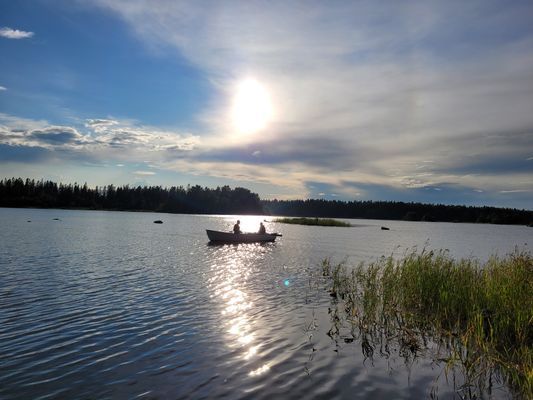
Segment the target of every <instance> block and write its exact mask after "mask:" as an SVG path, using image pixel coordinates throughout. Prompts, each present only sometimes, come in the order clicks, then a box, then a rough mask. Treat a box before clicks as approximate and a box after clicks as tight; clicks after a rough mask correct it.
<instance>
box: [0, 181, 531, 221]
mask: <svg viewBox="0 0 533 400" xmlns="http://www.w3.org/2000/svg"><path fill="white" fill-rule="evenodd" d="M0 207H36V208H73V209H92V210H121V211H155V212H168V213H182V214H241V215H242V214H248V215H251V214H260V215H279V216H293V217H319V218H361V219H388V220H408V221H435V222H474V223H492V224H515V225H531V224H532V223H533V211H530V210H517V209H510V208H497V207H473V206H459V205H444V204H423V203H405V202H397V201H339V200H322V199H308V200H261V199H260V198H259V195H258V194H256V193H253V192H251V191H250V190H249V189H246V188H242V187H236V188H230V187H229V186H222V187H217V188H215V189H211V188H207V187H201V186H199V185H194V186H191V185H188V186H186V187H183V186H172V187H170V188H169V187H162V186H136V187H130V186H128V185H124V186H114V185H107V186H100V187H98V186H97V187H95V188H91V187H88V186H87V184H83V185H79V184H78V183H74V184H64V183H59V184H58V183H56V182H52V181H48V180H47V181H45V180H38V181H36V180H33V179H26V180H24V179H22V178H9V179H3V180H0Z"/></svg>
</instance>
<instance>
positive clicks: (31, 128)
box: [0, 113, 199, 160]
mask: <svg viewBox="0 0 533 400" xmlns="http://www.w3.org/2000/svg"><path fill="white" fill-rule="evenodd" d="M84 128H85V129H84ZM0 144H7V145H10V146H29V147H41V148H44V149H48V150H58V149H62V150H71V151H78V152H83V153H84V154H87V155H89V156H91V157H95V158H105V157H107V156H109V157H114V158H116V159H121V160H122V159H124V160H127V159H128V158H129V157H133V158H134V159H137V160H141V159H144V158H146V156H149V158H150V159H151V160H153V159H155V160H159V159H162V158H165V157H172V156H173V155H176V154H179V153H182V152H187V151H191V150H192V149H194V148H195V147H196V146H197V145H198V144H199V138H198V137H196V136H194V135H191V134H180V133H178V132H173V131H164V130H161V129H159V128H154V127H150V126H144V125H139V124H135V123H133V122H131V121H118V120H112V119H98V120H96V119H92V120H87V121H86V122H85V124H84V126H83V127H72V126H55V125H51V124H50V123H48V122H47V121H42V120H41V121H38V120H31V119H24V118H18V117H14V116H11V115H8V114H2V113H0Z"/></svg>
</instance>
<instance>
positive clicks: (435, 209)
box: [262, 199, 533, 225]
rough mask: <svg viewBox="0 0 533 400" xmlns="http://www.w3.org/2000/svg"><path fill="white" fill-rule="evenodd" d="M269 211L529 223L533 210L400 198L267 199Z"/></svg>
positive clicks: (307, 214)
mask: <svg viewBox="0 0 533 400" xmlns="http://www.w3.org/2000/svg"><path fill="white" fill-rule="evenodd" d="M262 204H263V208H264V210H265V211H266V212H267V213H268V214H272V215H283V216H294V217H309V216H313V217H319V218H361V219H388V220H406V221H431V222H473V223H490V224H515V225H530V224H532V223H533V211H528V210H517V209H511V208H497V207H473V206H458V205H444V204H424V203H405V202H401V201H338V200H322V199H310V200H266V201H262Z"/></svg>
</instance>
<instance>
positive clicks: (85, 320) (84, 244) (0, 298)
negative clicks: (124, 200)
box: [0, 209, 531, 399]
mask: <svg viewBox="0 0 533 400" xmlns="http://www.w3.org/2000/svg"><path fill="white" fill-rule="evenodd" d="M29 214H31V217H28V215H29ZM57 216H60V217H61V222H60V223H58V222H57V221H52V218H54V217H57ZM161 218H162V217H161V215H158V216H157V218H155V216H154V215H152V214H149V213H119V212H116V213H113V212H86V211H61V210H8V211H5V209H4V210H0V221H1V222H2V226H3V227H9V229H4V230H3V231H2V232H0V241H1V242H2V243H4V246H3V248H2V249H1V258H0V281H1V282H2V285H0V398H2V399H19V398H32V399H60V398H99V399H107V398H113V399H116V398H119V399H121V398H124V399H129V398H139V399H149V398H154V399H155V398H162V399H165V398H178V399H179V398H214V397H217V398H228V399H247V398H250V399H263V398H264V399H267V398H268V399H270V398H279V397H283V398H295V399H299V398H312V397H314V398H357V397H359V398H389V397H391V396H392V397H395V398H409V396H415V397H420V396H421V397H424V395H425V394H427V393H428V392H429V389H428V388H431V385H432V383H433V380H434V379H435V376H434V375H432V374H429V373H427V370H428V368H427V366H426V365H423V366H421V368H420V369H419V371H418V372H416V371H414V370H413V371H410V372H409V373H408V372H406V371H404V370H401V369H400V368H398V369H397V370H395V371H394V373H393V374H391V373H390V372H389V371H388V369H387V363H382V364H379V362H377V363H376V364H377V367H376V368H372V367H370V366H368V365H365V364H364V363H363V357H362V354H361V352H360V351H356V350H354V349H355V348H356V347H355V346H352V347H349V346H346V347H343V348H338V347H337V348H336V347H335V344H334V343H332V340H331V338H329V337H328V336H327V335H326V330H325V329H323V328H316V329H315V328H311V329H310V328H309V327H313V326H315V323H314V321H315V320H316V322H317V323H316V326H319V327H325V326H327V325H328V322H329V316H328V314H327V304H328V302H329V299H328V297H327V295H324V294H322V295H324V296H322V297H321V294H320V291H318V292H317V288H313V287H311V285H310V282H309V271H310V270H314V269H316V267H317V264H316V263H318V262H319V261H320V260H321V258H323V257H331V256H338V257H352V258H353V257H362V258H365V257H366V258H368V255H369V254H370V255H372V256H376V251H375V249H374V250H372V246H378V244H376V243H379V241H378V239H376V235H382V233H381V232H380V231H379V230H378V229H376V230H375V232H374V231H370V228H368V231H367V233H368V232H370V233H368V234H369V235H370V236H371V235H374V236H372V238H373V239H372V240H373V242H372V243H369V242H367V243H368V245H369V246H366V247H362V248H361V247H360V248H359V250H357V251H355V250H353V248H354V243H357V241H359V240H362V239H361V237H362V236H361V235H362V234H363V233H362V232H363V231H362V230H360V231H352V234H353V235H354V236H353V237H352V238H348V239H346V238H344V239H342V238H335V239H334V240H333V239H331V240H330V242H329V244H327V245H326V244H322V243H327V241H328V240H329V239H328V238H329V237H328V236H324V235H323V234H322V233H321V232H323V231H320V230H311V229H309V228H307V229H308V230H306V231H302V228H300V227H293V226H288V227H283V226H276V227H275V229H276V230H283V229H284V231H283V233H284V237H283V239H282V240H280V241H278V242H275V243H270V244H267V245H256V244H246V245H233V246H228V245H225V246H208V245H207V243H206V241H207V240H206V239H207V238H206V237H205V231H204V228H206V227H212V228H215V229H227V227H228V226H231V223H232V221H233V218H226V217H213V216H178V215H165V217H164V220H165V223H164V224H163V225H157V226H155V225H154V224H153V223H152V221H153V220H154V219H161ZM239 218H240V219H241V220H242V221H248V222H249V223H250V224H251V225H252V226H253V225H254V224H257V225H258V222H259V221H260V220H262V218H259V217H239ZM246 218H248V220H246ZM254 218H255V219H254ZM27 219H31V220H32V221H33V223H32V224H21V223H18V221H19V220H20V221H26V220H27ZM30 225H31V226H30ZM441 226H442V225H441ZM298 229H300V230H298ZM365 229H367V228H365ZM302 232H305V234H303V233H302ZM331 232H332V231H331ZM335 232H338V231H335ZM344 232H347V231H344ZM454 234H455V233H454ZM506 234H507V232H506ZM321 235H322V236H321ZM328 235H331V233H329V234H328ZM389 236H390V235H389ZM354 238H356V240H357V241H356V240H355V239H354ZM342 240H344V242H343V241H342ZM530 242H531V240H530ZM387 246H389V244H387ZM389 247H391V248H392V247H393V244H390V246H389ZM380 255H381V254H380ZM335 350H338V351H335ZM410 377H412V379H413V380H416V382H417V384H416V385H417V389H414V388H413V387H412V385H409V379H408V378H410ZM445 387H446V386H445ZM447 390H448V392H449V391H450V390H451V389H449V388H448V389H443V390H441V391H440V392H439V393H441V394H443V393H444V394H445V393H448V392H447ZM452 393H453V390H452Z"/></svg>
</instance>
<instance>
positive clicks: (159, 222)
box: [154, 219, 163, 224]
mask: <svg viewBox="0 0 533 400" xmlns="http://www.w3.org/2000/svg"><path fill="white" fill-rule="evenodd" d="M162 223H163V221H161V220H160V219H158V220H156V221H154V224H162Z"/></svg>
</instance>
